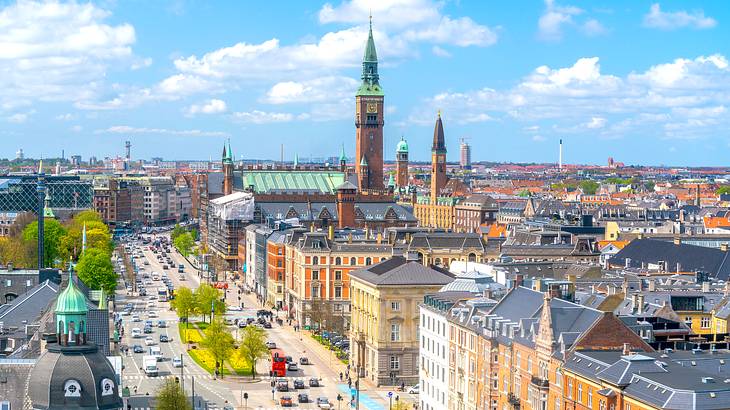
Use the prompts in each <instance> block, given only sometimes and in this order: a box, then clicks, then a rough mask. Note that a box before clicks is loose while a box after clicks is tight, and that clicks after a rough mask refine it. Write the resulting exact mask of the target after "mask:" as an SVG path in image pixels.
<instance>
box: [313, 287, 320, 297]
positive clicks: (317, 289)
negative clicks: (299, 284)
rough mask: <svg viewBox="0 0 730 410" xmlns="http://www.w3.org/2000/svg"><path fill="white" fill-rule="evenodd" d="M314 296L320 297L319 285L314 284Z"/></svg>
mask: <svg viewBox="0 0 730 410" xmlns="http://www.w3.org/2000/svg"><path fill="white" fill-rule="evenodd" d="M312 297H313V298H318V297H319V286H317V285H313V286H312Z"/></svg>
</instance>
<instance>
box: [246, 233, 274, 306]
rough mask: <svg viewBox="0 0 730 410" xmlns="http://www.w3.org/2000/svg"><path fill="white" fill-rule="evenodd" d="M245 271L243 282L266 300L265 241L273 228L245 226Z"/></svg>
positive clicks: (266, 261)
mask: <svg viewBox="0 0 730 410" xmlns="http://www.w3.org/2000/svg"><path fill="white" fill-rule="evenodd" d="M245 230H246V233H245V235H246V272H245V275H244V283H245V284H246V287H247V288H248V289H251V290H252V291H254V292H255V293H256V295H258V296H259V297H260V298H261V300H267V291H268V288H267V277H268V260H267V258H268V247H267V241H268V238H269V235H271V234H272V232H273V230H272V229H271V228H269V227H267V226H266V225H260V224H251V225H248V226H247V227H246V229H245Z"/></svg>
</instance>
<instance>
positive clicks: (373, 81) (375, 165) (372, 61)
mask: <svg viewBox="0 0 730 410" xmlns="http://www.w3.org/2000/svg"><path fill="white" fill-rule="evenodd" d="M361 78H362V84H361V85H360V88H358V90H357V94H356V95H355V129H356V143H355V173H356V174H357V177H358V178H357V180H358V183H359V185H360V186H359V187H358V188H360V189H361V190H362V189H383V125H384V124H385V122H384V119H383V114H384V112H383V98H384V96H385V94H384V93H383V89H382V88H381V87H380V83H379V78H380V77H379V76H378V54H377V53H376V52H375V41H374V40H373V23H372V20H371V21H370V32H369V34H368V41H367V45H366V46H365V56H364V57H363V60H362V76H361Z"/></svg>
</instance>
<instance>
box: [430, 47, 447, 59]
mask: <svg viewBox="0 0 730 410" xmlns="http://www.w3.org/2000/svg"><path fill="white" fill-rule="evenodd" d="M431 52H432V53H433V55H435V56H437V57H444V58H448V57H451V53H449V52H448V50H445V49H443V48H441V47H439V46H433V47H432V48H431Z"/></svg>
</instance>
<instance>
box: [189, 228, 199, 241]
mask: <svg viewBox="0 0 730 410" xmlns="http://www.w3.org/2000/svg"><path fill="white" fill-rule="evenodd" d="M190 235H192V237H193V240H194V241H197V240H198V239H199V238H200V237H199V236H198V235H200V233H199V232H198V230H197V229H195V228H193V229H191V230H190Z"/></svg>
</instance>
